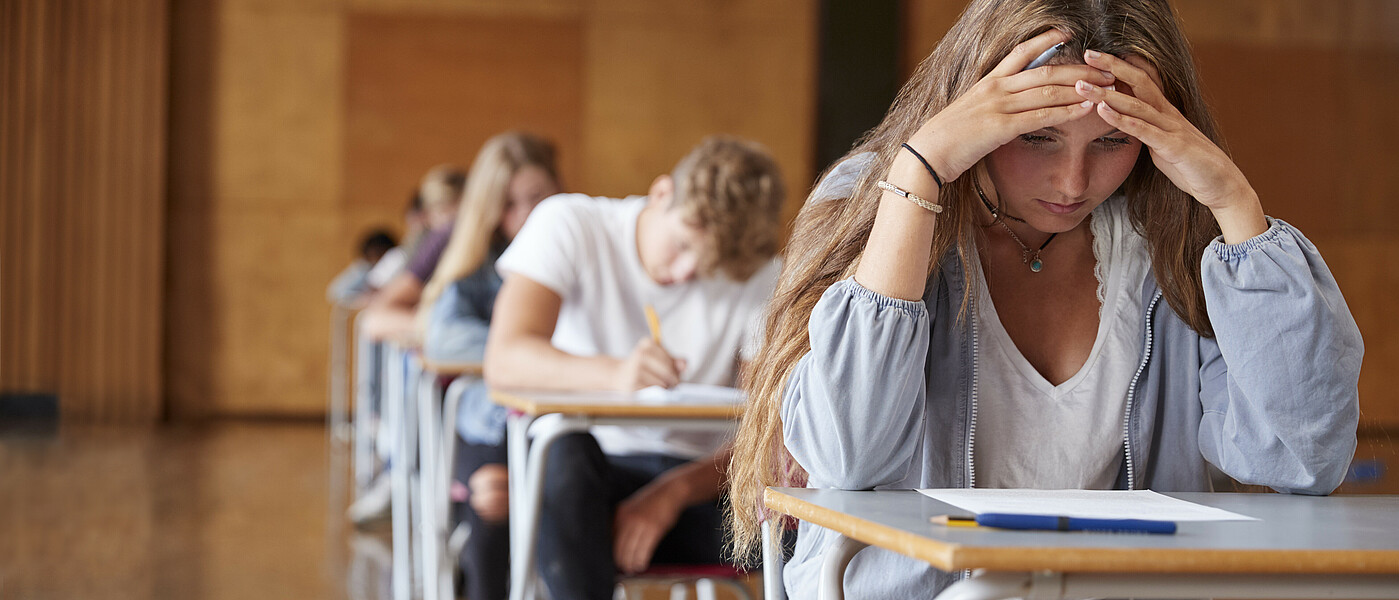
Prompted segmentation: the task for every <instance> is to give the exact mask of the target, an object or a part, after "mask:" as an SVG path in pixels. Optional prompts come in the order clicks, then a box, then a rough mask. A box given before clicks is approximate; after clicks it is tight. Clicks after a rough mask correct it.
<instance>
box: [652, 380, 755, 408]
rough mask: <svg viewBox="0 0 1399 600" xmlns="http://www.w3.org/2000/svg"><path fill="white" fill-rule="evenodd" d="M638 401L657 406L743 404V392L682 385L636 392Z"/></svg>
mask: <svg viewBox="0 0 1399 600" xmlns="http://www.w3.org/2000/svg"><path fill="white" fill-rule="evenodd" d="M636 399H637V400H639V401H641V402H651V403H655V404H742V403H743V399H744V396H743V390H739V389H736V388H731V387H726V386H722V385H708V384H703V383H682V384H680V385H677V386H675V387H673V388H671V389H666V388H663V387H660V386H651V387H648V388H646V389H643V390H639V391H637V392H636Z"/></svg>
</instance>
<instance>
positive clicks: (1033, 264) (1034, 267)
mask: <svg viewBox="0 0 1399 600" xmlns="http://www.w3.org/2000/svg"><path fill="white" fill-rule="evenodd" d="M1043 268H1044V263H1043V262H1040V259H1038V258H1036V259H1035V260H1032V261H1030V271H1031V272H1033V273H1038V272H1040V269H1043Z"/></svg>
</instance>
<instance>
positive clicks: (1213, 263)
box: [781, 219, 1364, 599]
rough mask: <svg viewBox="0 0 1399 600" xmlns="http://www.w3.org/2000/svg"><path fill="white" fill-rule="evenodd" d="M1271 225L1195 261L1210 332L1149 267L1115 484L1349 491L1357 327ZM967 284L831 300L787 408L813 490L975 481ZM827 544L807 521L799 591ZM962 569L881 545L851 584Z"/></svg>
mask: <svg viewBox="0 0 1399 600" xmlns="http://www.w3.org/2000/svg"><path fill="white" fill-rule="evenodd" d="M1269 225H1270V226H1269V228H1268V230H1267V231H1266V232H1265V233H1263V234H1261V235H1259V236H1257V237H1255V238H1253V239H1250V240H1247V241H1245V242H1243V243H1241V244H1236V245H1227V244H1225V243H1223V241H1222V239H1216V240H1215V241H1214V242H1213V243H1211V244H1210V246H1209V247H1208V248H1207V249H1206V251H1205V253H1204V256H1203V257H1202V263H1201V267H1202V278H1203V281H1204V289H1205V298H1206V305H1207V307H1208V308H1207V311H1208V314H1209V318H1210V322H1211V324H1212V325H1213V326H1214V330H1215V337H1214V338H1203V337H1201V336H1200V335H1198V334H1197V333H1196V332H1195V331H1193V330H1192V329H1190V327H1189V326H1187V325H1186V324H1185V322H1184V321H1182V320H1181V319H1180V318H1179V317H1178V316H1177V315H1176V314H1175V313H1174V312H1173V311H1172V310H1171V309H1170V307H1169V306H1167V305H1166V303H1165V302H1164V301H1163V299H1162V295H1161V291H1160V289H1159V288H1158V287H1157V285H1156V281H1155V279H1154V277H1152V275H1151V274H1149V273H1148V275H1147V276H1146V278H1145V280H1144V281H1142V282H1141V293H1142V298H1143V299H1144V301H1143V303H1142V306H1144V307H1146V308H1145V310H1144V319H1143V322H1142V336H1143V340H1144V345H1143V353H1142V356H1140V357H1139V358H1138V361H1137V368H1136V375H1135V376H1134V378H1133V380H1132V383H1131V385H1130V386H1129V388H1128V394H1127V399H1126V402H1127V410H1126V416H1125V418H1124V422H1123V423H1122V440H1123V447H1124V452H1125V460H1124V461H1123V467H1122V470H1121V472H1120V474H1119V476H1118V480H1117V487H1118V488H1120V489H1153V490H1158V491H1209V490H1210V477H1209V470H1208V466H1207V463H1208V465H1213V466H1214V467H1217V468H1218V469H1219V470H1221V471H1223V472H1224V473H1225V474H1227V475H1229V476H1230V477H1233V478H1234V479H1235V480H1237V481H1239V482H1242V483H1247V484H1258V485H1266V486H1271V487H1272V488H1274V489H1276V490H1278V491H1280V492H1285V493H1301V494H1327V493H1330V492H1331V491H1332V490H1334V489H1335V488H1336V486H1338V485H1340V483H1341V480H1342V478H1343V477H1344V475H1345V472H1346V468H1347V466H1348V465H1349V463H1350V460H1351V458H1352V456H1353V454H1354V452H1355V447H1356V437H1355V433H1356V425H1357V422H1358V419H1359V392H1358V382H1359V377H1360V362H1361V356H1362V354H1363V353H1364V348H1363V344H1362V342H1361V339H1360V331H1359V329H1358V328H1357V327H1356V325H1355V320H1354V319H1353V318H1352V317H1351V314H1350V311H1349V309H1348V308H1347V307H1346V303H1345V299H1344V298H1342V296H1341V292H1340V289H1339V288H1338V287H1337V285H1336V281H1335V279H1334V278H1333V277H1332V276H1331V272H1330V270H1329V269H1327V267H1326V264H1325V262H1323V261H1322V259H1321V255H1320V254H1319V253H1318V252H1317V250H1316V248H1315V246H1313V245H1312V244H1311V242H1310V241H1308V240H1307V239H1306V238H1305V237H1304V236H1303V235H1302V234H1301V232H1299V231H1298V230H1297V229H1295V228H1293V227H1292V226H1291V225H1288V224H1287V223H1285V222H1283V221H1281V220H1277V219H1270V220H1269ZM966 285H967V281H966V279H965V277H964V268H963V265H962V264H961V263H960V262H959V261H958V260H957V259H956V257H955V255H951V256H949V257H948V258H947V259H945V260H944V261H942V267H941V269H940V270H939V272H938V273H935V274H934V276H933V277H932V278H931V279H930V280H929V283H928V286H927V288H926V292H925V295H924V297H923V299H922V301H917V302H909V301H904V300H897V299H892V298H888V297H885V296H882V295H879V294H876V293H874V292H872V291H870V290H867V289H865V288H863V287H861V286H860V285H859V284H858V283H856V282H855V281H854V280H845V281H841V282H837V283H836V284H835V285H833V286H831V287H830V288H829V289H828V290H827V291H826V293H825V294H824V295H823V296H822V298H821V300H820V301H819V302H818V304H817V305H816V307H815V308H814V309H813V311H812V314H811V323H810V326H809V327H810V337H811V350H810V351H809V352H808V353H807V354H806V355H805V356H804V357H803V358H802V359H801V360H800V361H799V362H798V363H797V365H796V367H795V368H794V370H793V372H792V374H791V376H790V378H789V379H788V381H787V386H786V389H785V392H784V396H783V404H782V412H781V416H782V424H783V438H784V441H785V443H786V445H787V448H788V450H790V451H791V453H792V456H793V457H794V458H795V459H796V460H797V462H798V463H799V464H801V466H802V467H804V468H805V469H806V471H807V473H808V474H809V483H808V485H810V486H811V487H824V488H838V489H852V490H866V489H908V488H941V487H951V488H961V487H975V483H976V465H975V464H974V461H973V460H972V456H973V453H972V448H973V444H974V442H975V437H976V418H977V368H976V365H977V357H978V348H977V336H978V333H977V331H976V329H977V326H976V319H975V318H974V317H972V316H969V317H967V318H966V319H965V320H964V321H962V322H960V323H959V322H958V320H957V312H958V310H959V308H960V303H961V298H962V296H963V290H964V289H965V287H966ZM973 297H975V295H973ZM971 309H972V310H976V307H975V306H972V307H971ZM832 539H834V534H833V533H832V532H830V531H828V530H824V529H822V528H819V527H816V526H812V525H810V524H808V523H802V524H801V526H800V531H799V533H798V539H797V549H796V553H795V555H794V556H793V558H792V560H791V561H790V563H789V564H788V566H787V568H786V571H785V572H784V580H785V581H786V585H787V589H788V593H789V596H790V597H792V598H814V597H815V596H816V590H815V587H814V586H815V582H816V581H818V580H819V577H818V576H817V575H818V572H819V568H820V563H821V553H822V551H823V550H824V549H825V548H826V547H827V546H828V545H829V543H830V541H831V540H832ZM956 577H957V575H956V574H949V573H944V572H941V571H938V570H936V569H933V568H932V567H930V566H929V565H928V564H927V563H924V562H921V561H917V560H914V559H910V558H906V557H904V556H901V555H898V554H894V553H892V552H889V551H885V550H882V549H878V548H873V547H871V548H868V549H865V550H863V551H861V552H860V553H859V554H858V555H856V557H855V559H854V560H853V561H852V562H851V566H850V568H849V570H848V571H847V572H846V579H845V580H846V585H847V590H848V592H847V597H849V598H852V599H855V598H923V597H926V598H931V597H932V596H933V595H935V594H936V593H937V592H938V591H940V590H941V589H943V588H944V587H946V586H947V585H948V584H950V583H951V582H952V581H954V580H955V579H956Z"/></svg>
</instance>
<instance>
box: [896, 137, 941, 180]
mask: <svg viewBox="0 0 1399 600" xmlns="http://www.w3.org/2000/svg"><path fill="white" fill-rule="evenodd" d="M899 145H900V146H903V149H904V150H908V151H909V152H910V153H911V154H913V157H914V158H916V159H918V162H921V163H923V168H924V169H927V170H928V174H929V175H932V176H933V181H935V182H937V184H938V190H939V191H940V190H942V178H941V177H938V173H937V171H934V170H933V165H930V164H928V159H926V158H923V155H922V154H919V153H918V151H917V150H914V149H913V146H910V145H908V142H904V143H902V144H899Z"/></svg>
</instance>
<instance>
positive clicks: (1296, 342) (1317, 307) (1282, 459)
mask: <svg viewBox="0 0 1399 600" xmlns="http://www.w3.org/2000/svg"><path fill="white" fill-rule="evenodd" d="M1201 275H1202V278H1203V283H1204V290H1205V301H1206V306H1207V310H1208V312H1209V317H1210V322H1211V324H1212V325H1213V326H1214V331H1215V338H1214V339H1208V338H1202V339H1201V342H1200V344H1201V348H1200V355H1201V367H1200V386H1201V390H1200V397H1201V400H1202V403H1203V417H1202V419H1201V423H1200V437H1199V439H1200V450H1201V452H1202V453H1203V454H1204V456H1205V458H1206V459H1207V460H1209V461H1210V462H1211V463H1213V464H1215V466H1217V467H1219V468H1220V469H1221V470H1223V471H1224V472H1225V473H1228V474H1229V475H1230V476H1231V477H1234V478H1235V479H1237V480H1239V481H1241V482H1244V483H1250V484H1257V485H1267V486H1271V487H1273V488H1274V489H1277V490H1278V491H1282V492H1290V493H1306V494H1327V493H1330V492H1331V491H1332V490H1334V489H1335V488H1336V487H1337V486H1338V485H1340V483H1341V481H1342V479H1343V478H1344V477H1345V473H1346V470H1347V467H1348V466H1349V464H1350V460H1351V458H1352V456H1353V455H1354V453H1355V447H1356V426H1357V424H1358V421H1359V414H1360V405H1359V390H1358V385H1359V380H1360V362H1361V357H1362V356H1363V355H1364V344H1363V342H1362V341H1361V338H1360V330H1359V328H1358V327H1356V324H1355V319H1354V318H1353V317H1352V316H1351V314H1350V309H1349V308H1348V307H1347V306H1346V302H1345V299H1344V298H1343V297H1342V296H1341V290H1340V288H1339V287H1338V286H1337V284H1336V280H1335V278H1334V277H1333V276H1332V275H1331V271H1330V269H1328V268H1327V267H1326V263H1325V262H1324V261H1323V260H1322V259H1321V254H1320V253H1318V252H1317V250H1316V247H1315V246H1313V245H1312V243H1311V242H1310V241H1309V240H1307V238H1306V237H1305V236H1303V235H1302V233H1301V232H1300V231H1298V230H1297V229H1296V228H1294V227H1292V226H1291V225H1288V224H1287V223H1286V222H1283V221H1281V220H1277V219H1271V220H1270V227H1269V228H1268V230H1267V231H1266V232H1265V233H1263V234H1261V235H1259V236H1257V237H1255V238H1253V239H1250V240H1247V241H1245V242H1243V243H1240V244H1233V245H1230V244H1225V243H1223V241H1222V240H1215V241H1214V242H1213V243H1211V244H1210V246H1209V248H1208V249H1206V251H1205V255H1204V258H1203V260H1202V263H1201Z"/></svg>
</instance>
